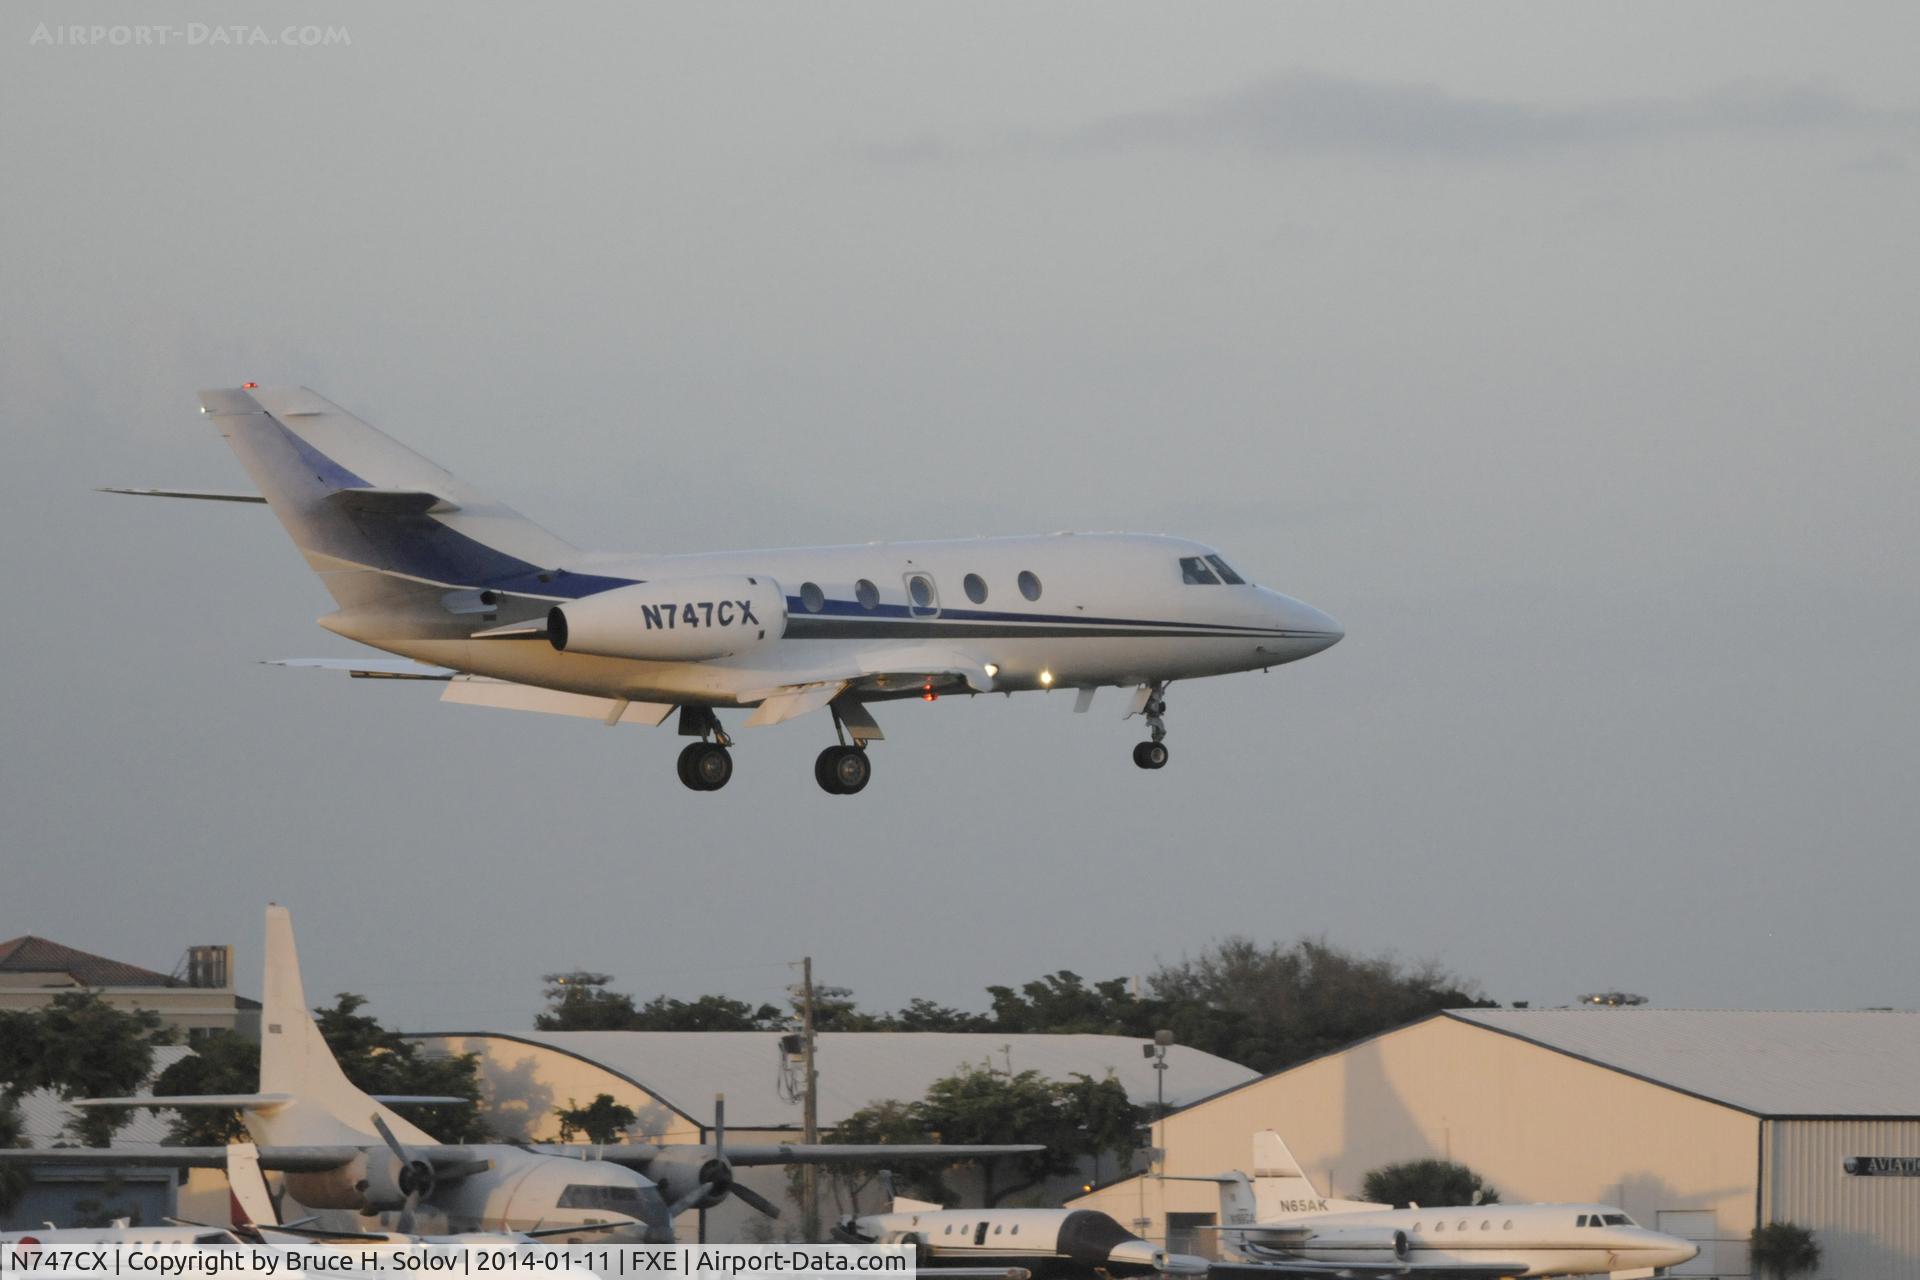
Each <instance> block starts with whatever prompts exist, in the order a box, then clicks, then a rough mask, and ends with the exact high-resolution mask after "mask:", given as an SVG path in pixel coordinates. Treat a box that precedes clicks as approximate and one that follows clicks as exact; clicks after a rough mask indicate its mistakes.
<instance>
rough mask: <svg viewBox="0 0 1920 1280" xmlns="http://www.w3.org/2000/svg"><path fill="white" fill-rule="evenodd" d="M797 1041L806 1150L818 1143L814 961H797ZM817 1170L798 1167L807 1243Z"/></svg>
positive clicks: (812, 1234)
mask: <svg viewBox="0 0 1920 1280" xmlns="http://www.w3.org/2000/svg"><path fill="white" fill-rule="evenodd" d="M800 1040H801V1045H802V1048H801V1069H802V1070H803V1071H805V1073H806V1081H807V1088H806V1093H805V1095H804V1102H803V1103H802V1109H801V1113H800V1135H801V1136H800V1140H801V1141H802V1142H804V1143H806V1144H807V1145H808V1146H812V1145H813V1144H814V1143H816V1142H818V1141H820V1076H819V1073H818V1072H816V1071H815V1070H814V1069H813V957H812V956H806V957H804V958H802V959H801V961H800ZM817 1179H818V1170H817V1169H816V1168H815V1166H814V1165H812V1164H803V1165H801V1166H800V1233H801V1236H802V1237H803V1238H804V1239H805V1240H806V1241H807V1242H808V1243H809V1244H811V1243H813V1242H814V1241H817V1240H818V1239H819V1238H820V1200H819V1190H820V1189H819V1183H818V1181H817Z"/></svg>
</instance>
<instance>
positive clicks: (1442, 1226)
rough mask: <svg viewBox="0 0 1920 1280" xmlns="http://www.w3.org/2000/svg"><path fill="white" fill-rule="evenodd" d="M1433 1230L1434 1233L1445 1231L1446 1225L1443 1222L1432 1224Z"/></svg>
mask: <svg viewBox="0 0 1920 1280" xmlns="http://www.w3.org/2000/svg"><path fill="white" fill-rule="evenodd" d="M1433 1229H1434V1230H1435V1231H1445V1230H1446V1229H1447V1224H1446V1223H1444V1222H1436V1223H1434V1224H1433Z"/></svg>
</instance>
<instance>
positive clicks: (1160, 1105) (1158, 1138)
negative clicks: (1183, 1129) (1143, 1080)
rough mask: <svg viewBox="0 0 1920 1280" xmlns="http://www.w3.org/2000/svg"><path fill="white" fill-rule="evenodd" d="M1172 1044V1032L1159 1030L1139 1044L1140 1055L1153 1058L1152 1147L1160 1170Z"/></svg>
mask: <svg viewBox="0 0 1920 1280" xmlns="http://www.w3.org/2000/svg"><path fill="white" fill-rule="evenodd" d="M1172 1044H1173V1032H1171V1031H1167V1030H1164V1029H1163V1030H1160V1031H1156V1032H1154V1033H1153V1042H1152V1043H1151V1044H1143V1045H1141V1046H1140V1054H1141V1056H1142V1057H1146V1058H1152V1059H1153V1119H1154V1124H1155V1126H1156V1127H1157V1132H1156V1133H1155V1134H1154V1144H1153V1145H1154V1147H1155V1149H1156V1150H1158V1151H1159V1152H1160V1165H1161V1170H1162V1171H1163V1172H1164V1171H1165V1169H1166V1159H1167V1152H1166V1146H1165V1143H1166V1138H1167V1134H1166V1119H1167V1049H1168V1047H1169V1046H1171V1045H1172Z"/></svg>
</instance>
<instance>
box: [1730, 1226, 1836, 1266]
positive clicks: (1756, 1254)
mask: <svg viewBox="0 0 1920 1280" xmlns="http://www.w3.org/2000/svg"><path fill="white" fill-rule="evenodd" d="M1747 1253H1748V1256H1749V1257H1751V1258H1752V1259H1753V1265H1754V1266H1755V1267H1756V1268H1763V1269H1765V1270H1767V1271H1770V1272H1772V1273H1773V1274H1774V1275H1776V1276H1779V1277H1781V1280H1785V1278H1786V1277H1788V1276H1797V1275H1801V1274H1804V1273H1805V1272H1808V1271H1811V1270H1813V1269H1814V1268H1815V1267H1817V1266H1819V1265H1820V1244H1819V1242H1818V1241H1817V1240H1815V1239H1814V1238H1813V1232H1811V1231H1809V1230H1808V1229H1807V1228H1805V1227H1797V1226H1795V1225H1794V1224H1793V1223H1791V1222H1769V1223H1768V1224H1767V1225H1766V1226H1764V1227H1755V1228H1754V1229H1753V1235H1752V1236H1750V1237H1749V1238H1748V1240H1747Z"/></svg>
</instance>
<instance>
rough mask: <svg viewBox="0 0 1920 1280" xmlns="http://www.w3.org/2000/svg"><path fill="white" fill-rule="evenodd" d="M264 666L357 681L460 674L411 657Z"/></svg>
mask: <svg viewBox="0 0 1920 1280" xmlns="http://www.w3.org/2000/svg"><path fill="white" fill-rule="evenodd" d="M263 665H265V666H269V667H309V668H312V669H314V670H318V671H344V672H346V673H347V674H348V675H350V676H352V677H353V678H354V679H356V680H451V679H453V678H454V677H455V676H457V675H459V674H460V673H459V672H458V671H455V670H454V669H453V668H452V667H434V666H428V665H427V664H426V663H424V662H415V661H414V660H413V659H412V658H269V659H267V660H266V662H265V663H264V664H263Z"/></svg>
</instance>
